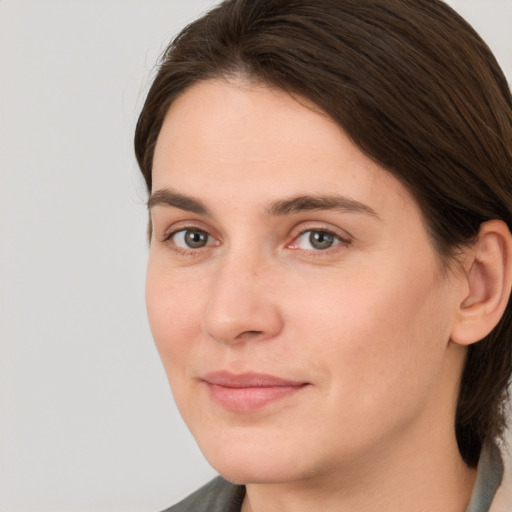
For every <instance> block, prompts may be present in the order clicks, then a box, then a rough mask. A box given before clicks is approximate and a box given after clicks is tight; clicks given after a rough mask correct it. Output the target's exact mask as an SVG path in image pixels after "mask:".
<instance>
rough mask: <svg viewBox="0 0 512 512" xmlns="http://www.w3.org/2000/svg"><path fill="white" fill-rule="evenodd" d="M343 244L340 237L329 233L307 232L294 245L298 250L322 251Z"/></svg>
mask: <svg viewBox="0 0 512 512" xmlns="http://www.w3.org/2000/svg"><path fill="white" fill-rule="evenodd" d="M340 243H342V240H341V238H340V237H339V236H337V235H335V234H333V233H329V231H313V230H310V231H305V232H304V233H302V234H301V235H300V236H299V237H298V238H297V240H296V241H295V243H294V246H295V247H296V248H298V249H305V250H311V249H313V250H316V251H322V250H325V249H329V248H331V247H333V246H335V245H338V244H340Z"/></svg>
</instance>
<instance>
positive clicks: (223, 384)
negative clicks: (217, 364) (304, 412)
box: [201, 372, 309, 412]
mask: <svg viewBox="0 0 512 512" xmlns="http://www.w3.org/2000/svg"><path fill="white" fill-rule="evenodd" d="M201 380H202V381H203V382H204V384H205V386H206V388H207V390H208V393H209V396H210V398H211V399H212V400H213V402H215V403H216V404H218V405H220V406H221V407H223V408H224V409H227V410H228V411H235V412H248V411H255V410H258V409H262V408H264V407H265V406H267V405H269V404H270V403H272V402H276V401H278V400H282V399H284V398H287V397H290V396H292V395H295V394H296V393H299V392H300V391H301V390H303V389H304V388H305V387H306V386H308V385H309V383H307V382H301V381H294V380H288V379H282V378H280V377H274V376H272V375H266V374H259V373H244V374H239V375H236V374H232V373H230V372H212V373H208V374H206V375H205V376H203V377H202V379H201Z"/></svg>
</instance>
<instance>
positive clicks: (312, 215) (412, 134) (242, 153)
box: [135, 0, 512, 512]
mask: <svg viewBox="0 0 512 512" xmlns="http://www.w3.org/2000/svg"><path fill="white" fill-rule="evenodd" d="M135 147H136V155H137V158H138V161H139V165H140V167H141V170H142V173H143V175H144V178H145V180H146V183H147V187H148V191H149V193H150V198H149V202H148V206H149V210H150V224H149V233H150V243H151V250H150V257H149V264H148V275H147V306H148V315H149V320H150V325H151V329H152V332H153V336H154V338H155V342H156V345H157V347H158V350H159V353H160V356H161V358H162V361H163V364H164V367H165V370H166V372H167V375H168V378H169V382H170V384H171V388H172V390H173V393H174V396H175V399H176V403H177V405H178V407H179V409H180V412H181V414H182V416H183V418H184V420H185V422H186V423H187V425H188V427H189V428H190V430H191V432H192V434H193V435H194V437H195V438H196V440H197V442H198V444H199V446H200V448H201V450H202V451H203V453H204V455H205V456H206V458H207V459H208V461H209V462H210V463H211V464H212V466H213V467H214V468H215V469H216V470H217V471H218V472H219V473H220V474H221V475H222V477H223V478H218V479H216V480H214V481H213V482H211V483H210V484H208V485H207V486H205V487H204V488H203V489H201V490H200V491H198V492H197V493H195V494H194V495H192V496H191V497H189V498H187V499H186V500H185V501H183V502H182V503H181V504H178V505H177V506H175V507H172V508H171V509H170V510H173V511H184V510H194V511H201V510H205V511H206V510H208V511H228V510H229V511H240V510H241V511H242V512H247V511H252V512H260V511H267V512H268V511H270V512H271V511H274V510H279V511H287V510H294V511H309V510H322V511H330V510H333V511H339V510H343V511H350V512H354V511H365V512H368V511H373V510H375V511H377V510H378V511H379V512H383V511H387V510H390V511H402V510H403V511H406V510H407V511H410V510H414V511H423V510H425V511H427V510H428V511H432V510H436V511H437V510H439V511H441V510H442V511H446V512H449V511H454V512H455V511H463V510H467V511H470V512H474V511H478V512H483V511H487V510H489V507H490V506H491V503H492V500H493V496H494V495H495V492H496V490H497V488H498V487H499V484H500V481H501V479H502V472H503V467H502V461H501V458H500V454H499V451H498V450H497V448H496V444H495V443H496V441H497V440H498V439H499V437H500V435H501V434H502V433H503V430H504V428H505V411H504V404H505V399H506V389H507V384H508V382H509V379H510V375H511V370H512V368H511V364H512V353H511V350H512V344H511V343H510V329H511V311H510V307H508V299H509V296H510V290H511V286H512V237H511V234H510V231H509V228H510V226H511V225H512V194H511V191H512V173H511V170H512V100H511V96H510V92H509V90H508V87H507V83H506V80H505V78H504V76H503V74H502V72H501V70H500V68H499V66H498V65H497V63H496V61H495V59H494V57H493V56H492V54H491V52H490V51H489V50H488V48H487V47H486V45H485V43H483V42H482V40H481V39H480V38H479V37H478V35H477V34H476V33H475V32H474V31H473V30H472V29H471V27H469V26H468V25H467V24H466V23H465V22H464V21H463V20H462V19H461V18H460V17H459V16H458V15H457V14H456V13H455V12H453V11H452V10H451V9H450V8H449V7H448V6H446V5H445V4H444V3H442V2H440V1H437V0H415V1H412V2H411V1H409V0H357V1H356V0H342V1H340V0H315V1H313V0H294V1H291V0H290V1H285V0H261V1H260V0H259V1H258V2H254V1H251V0H228V1H226V2H224V3H222V4H221V5H220V6H218V7H217V8H215V9H213V10H212V11H211V12H210V13H208V14H206V15H205V16H203V17H202V18H201V19H199V20H197V21H196V22H194V23H192V24H191V25H190V26H188V27H187V28H186V29H184V30H183V32H182V33H181V34H180V35H179V36H178V37H177V38H176V40H175V41H174V42H173V43H171V45H170V46H169V48H168V49H167V51H166V53H165V55H164V56H163V59H162V62H161V65H160V67H159V69H158V72H157V74H156V77H155V80H154V83H153V85H152V87H151V90H150V92H149V94H148V97H147V100H146V103H145V105H144V107H143V110H142V113H141V115H140V118H139V122H138V125H137V131H136V136H135Z"/></svg>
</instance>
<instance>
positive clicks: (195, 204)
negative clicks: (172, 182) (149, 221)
mask: <svg viewBox="0 0 512 512" xmlns="http://www.w3.org/2000/svg"><path fill="white" fill-rule="evenodd" d="M159 205H165V206H173V207H174V208H179V209H180V210H184V211H187V212H192V213H197V214H198V215H206V216H208V217H211V212H210V210H209V209H208V208H206V206H205V204H204V203H203V202H202V201H200V200H199V199H194V198H193V197H189V196H186V195H184V194H179V193H178V192H173V191H172V190H170V189H168V188H163V189H160V190H157V191H156V192H154V193H153V194H151V196H150V198H149V200H148V208H149V209H151V208H154V207H155V206H159Z"/></svg>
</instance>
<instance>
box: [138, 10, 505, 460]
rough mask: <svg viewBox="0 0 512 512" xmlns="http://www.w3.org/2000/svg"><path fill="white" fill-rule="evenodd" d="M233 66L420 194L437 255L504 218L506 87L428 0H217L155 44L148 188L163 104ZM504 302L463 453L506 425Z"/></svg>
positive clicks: (142, 159)
mask: <svg viewBox="0 0 512 512" xmlns="http://www.w3.org/2000/svg"><path fill="white" fill-rule="evenodd" d="M230 76H243V77H245V78H248V79H250V80H252V81H256V82H261V83H264V84H267V85H269V86H271V87H277V88H279V89H282V90H285V91H288V92H290V93H293V94H298V95H301V96H303V97H306V98H309V99H310V100H312V101H313V102H314V103H316V104H317V105H318V106H319V107H320V108H321V109H322V110H324V111H325V112H326V113H327V114H329V115H330V116H331V117H332V118H333V119H334V120H335V121H336V122H338V123H339V125H340V126H341V127H342V128H343V129H344V131H345V133H346V134H347V135H348V136H349V137H351V139H352V140H353V141H354V143H355V144H357V146H358V147H359V148H360V149H361V150H362V151H363V152H364V153H365V154H366V155H367V156H369V157H370V158H372V159H373V160H374V161H375V162H377V163H378V164H380V165H382V166H383V167H385V168H386V169H387V170H388V171H389V172H391V173H392V174H393V175H394V176H395V177H397V178H398V179H399V180H401V181H402V183H404V184H405V185H406V186H407V187H408V189H409V190H410V191H411V192H412V194H413V195H414V196H415V198H416V200H417V201H418V203H419V205H420V207H421V209H422V212H423V215H424V217H425V220H426V225H427V228H428V231H429V234H430V236H431V239H432V242H433V245H434V247H435V248H436V249H437V251H438V253H439V254H440V255H441V256H443V257H444V258H443V259H444V260H445V261H448V260H449V258H450V257H452V256H453V255H454V254H455V252H456V249H457V248H458V247H460V246H462V245H468V244H471V243H472V242H473V241H474V240H475V238H476V236H477V234H478V231H479V226H480V224H481V223H482V222H484V221H486V220H490V219H501V220H504V221H505V222H506V223H507V225H508V226H509V229H510V227H511V226H512V98H511V95H510V91H509V89H508V86H507V82H506V79H505V77H504V76H503V72H502V71H501V69H500V67H499V66H498V64H497V62H496V60H495V58H494V56H493V55H492V53H491V51H490V50H489V48H488V47H487V46H486V44H485V43H484V42H483V41H482V39H481V38H480V37H479V36H478V35H477V34H476V32H475V31H474V30H473V29H472V28H471V27H470V26H469V25H468V24H467V23H466V22H465V21H464V20H463V19H462V18H461V17H460V16H459V15H458V14H456V13H455V12H454V11H453V10H452V9H451V8H450V7H448V6H447V5H446V4H444V3H443V2H442V1H440V0H257V1H255V0H226V1H225V2H223V3H222V4H220V5H219V6H218V7H216V8H214V9H213V10H211V11H210V12H209V13H208V14H206V15H204V16H203V17H202V18H200V19H198V20H196V21H195V22H193V23H192V24H191V25H189V26H188V27H186V28H185V29H184V30H183V31H182V32H181V33H180V34H179V35H178V36H177V37H176V39H175V40H174V41H173V42H171V44H170V45H169V47H168V48H167V50H166V52H165V53H164V55H163V57H162V60H161V63H160V66H159V68H158V71H157V74H156V77H155V79H154V82H153V85H152V87H151V89H150V91H149V94H148V97H147V99H146V102H145V104H144V107H143V109H142V112H141V114H140V118H139V121H138V124H137V129H136V134H135V152H136V156H137V160H138V162H139V165H140V168H141V171H142V173H143V175H144V178H145V180H146V184H147V187H148V190H150V191H151V169H152V160H153V153H154V148H155V144H156V141H157V138H158V134H159V132H160V128H161V126H162V122H163V119H164V116H165V114H166V112H167V109H168V108H169V105H170V104H171V102H172V101H173V100H174V99H175V98H176V97H177V96H178V95H179V94H180V93H182V92H183V91H184V90H185V89H186V88H187V87H189V86H190V85H192V84H194V83H196V82H198V81H201V80H206V79H209V78H222V77H225V78H229V77H230ZM511 334H512V311H511V306H510V305H509V307H507V310H506V312H505V314H504V316H503V318H502V319H501V321H500V323H499V324H498V326H497V327H496V328H495V329H494V331H493V332H492V333H491V334H489V335H488V336H487V337H486V338H485V339H483V340H481V341H480V342H478V343H476V344H474V345H471V346H470V347H469V349H468V355H467V360H466V364H465V368H464V371H463V375H462V378H461V384H460V391H459V399H458V404H457V411H456V418H455V431H456V435H457V441H458V445H459V450H460V452H461V454H462V457H463V458H464V460H465V461H466V463H467V464H468V465H470V466H474V465H476V463H477V462H478V459H479V455H480V450H481V447H482V443H483V441H484V440H485V439H486V438H494V437H497V436H499V435H500V434H501V433H502V432H503V429H504V427H505V411H504V407H505V403H506V397H507V386H508V383H509V379H510V376H511V373H512V339H511V338H512V336H511Z"/></svg>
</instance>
